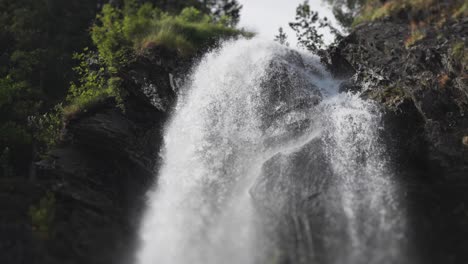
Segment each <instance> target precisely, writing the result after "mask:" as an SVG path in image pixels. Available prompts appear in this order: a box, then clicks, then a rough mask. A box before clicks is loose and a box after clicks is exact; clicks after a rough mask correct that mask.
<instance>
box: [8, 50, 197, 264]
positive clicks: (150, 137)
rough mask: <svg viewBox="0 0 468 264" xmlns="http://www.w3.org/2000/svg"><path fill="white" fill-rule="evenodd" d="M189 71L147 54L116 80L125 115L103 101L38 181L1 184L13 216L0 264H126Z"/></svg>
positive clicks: (77, 125) (170, 57)
mask: <svg viewBox="0 0 468 264" xmlns="http://www.w3.org/2000/svg"><path fill="white" fill-rule="evenodd" d="M187 65H188V62H187V61H182V60H181V59H179V58H178V56H177V54H175V53H174V52H171V51H169V50H161V49H160V48H158V47H154V48H152V49H150V50H147V51H146V52H145V53H144V54H141V55H140V56H139V57H138V58H137V59H136V60H135V61H134V62H133V63H132V64H130V65H129V66H128V67H127V68H126V69H125V70H124V71H123V72H122V73H121V75H122V79H123V80H124V82H123V89H125V91H126V92H127V96H126V99H125V104H124V106H123V108H122V107H118V106H116V102H114V99H108V100H106V101H104V102H103V103H100V104H99V105H96V106H94V107H92V108H91V109H88V110H87V111H86V112H83V113H81V114H79V115H78V116H75V117H73V118H72V119H71V120H68V122H67V124H66V127H65V130H64V135H63V137H64V140H63V142H61V143H60V145H59V146H58V147H56V148H55V149H53V150H52V151H51V153H50V155H49V156H48V157H47V159H45V160H43V161H41V162H38V163H37V168H38V173H37V179H36V180H26V179H25V180H19V181H17V182H14V183H11V182H7V181H5V182H3V180H2V184H1V185H0V186H1V188H2V191H1V192H0V193H1V194H2V203H5V205H8V206H6V207H3V206H2V208H9V209H10V210H9V211H8V212H5V213H3V212H2V218H1V219H2V223H1V225H0V226H1V230H0V231H2V232H1V233H2V239H1V242H0V251H1V252H2V254H0V262H1V263H28V264H34V263H41V264H42V263H44V264H45V263H47V264H53V263H77V264H81V263H89V264H92V263H96V264H98V263H102V264H108V263H131V261H130V258H131V257H132V252H133V247H134V246H135V245H136V243H135V242H136V241H135V237H136V231H137V227H138V224H139V219H140V217H139V216H140V214H141V212H142V209H143V206H144V204H145V202H144V199H145V193H146V191H147V190H148V189H149V187H150V186H151V185H152V183H153V181H154V177H153V171H154V168H155V166H156V165H157V164H156V163H157V162H158V160H159V159H158V152H159V148H160V144H161V142H162V131H163V128H164V122H165V120H166V119H167V117H168V114H169V111H170V109H171V107H172V106H173V105H174V102H175V97H176V96H175V95H176V91H175V89H177V83H179V82H180V79H177V77H179V76H183V75H182V72H183V71H185V70H186V69H187V67H188V66H187ZM3 189H6V190H3ZM48 197H49V198H48ZM50 197H52V198H50ZM33 213H37V214H39V216H38V217H36V218H34V216H32V214H33ZM3 215H5V217H3ZM3 252H8V253H7V254H3Z"/></svg>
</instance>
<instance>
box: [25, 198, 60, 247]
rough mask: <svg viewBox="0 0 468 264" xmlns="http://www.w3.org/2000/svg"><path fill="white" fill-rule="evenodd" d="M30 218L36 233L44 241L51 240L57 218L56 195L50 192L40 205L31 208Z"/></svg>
mask: <svg viewBox="0 0 468 264" xmlns="http://www.w3.org/2000/svg"><path fill="white" fill-rule="evenodd" d="M29 216H30V217H31V225H32V228H33V231H34V233H35V234H36V235H38V236H39V237H41V238H43V239H47V238H49V237H50V236H51V232H52V230H51V225H52V223H53V221H54V217H55V195H54V194H53V193H52V192H48V193H47V194H46V195H45V196H44V197H42V198H41V200H40V201H39V204H38V205H32V206H31V207H30V208H29Z"/></svg>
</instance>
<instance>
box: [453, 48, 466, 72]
mask: <svg viewBox="0 0 468 264" xmlns="http://www.w3.org/2000/svg"><path fill="white" fill-rule="evenodd" d="M450 55H451V56H452V59H453V60H454V61H456V62H458V63H459V64H460V65H461V70H462V72H465V73H466V72H467V71H468V69H467V68H468V48H467V47H466V46H465V43H464V42H463V41H459V42H457V43H455V44H454V45H453V46H452V51H451V53H450Z"/></svg>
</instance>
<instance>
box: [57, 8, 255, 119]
mask: <svg viewBox="0 0 468 264" xmlns="http://www.w3.org/2000/svg"><path fill="white" fill-rule="evenodd" d="M229 24H230V22H229V23H228V22H226V21H223V20H220V21H217V20H216V19H215V18H214V17H213V16H210V15H207V14H204V13H202V12H201V11H199V10H198V9H195V8H193V7H188V8H184V9H183V10H182V11H181V12H180V14H178V15H171V14H169V13H167V12H163V11H161V10H160V9H158V8H156V7H154V6H153V5H152V4H150V3H146V4H143V5H141V6H138V5H137V4H135V2H133V1H128V2H126V6H125V8H123V9H119V8H116V7H114V6H112V5H104V7H103V10H102V12H101V13H100V14H99V15H98V16H97V22H96V24H95V25H94V26H93V27H92V29H91V38H92V40H93V43H94V45H95V46H96V48H97V51H96V52H93V51H91V50H89V49H86V50H85V51H84V52H83V53H81V54H75V56H74V58H75V59H77V60H78V61H79V65H78V66H77V67H75V72H76V73H77V74H78V76H79V79H78V81H76V82H73V83H72V85H71V87H70V90H69V94H68V96H67V102H68V104H67V105H66V106H65V108H64V115H65V118H66V119H68V118H71V117H73V116H75V115H76V114H78V113H80V112H84V111H86V110H87V109H89V108H90V107H93V106H94V105H96V104H99V103H100V102H102V101H104V100H106V99H107V98H109V97H114V98H116V99H117V101H118V102H119V103H120V104H121V105H122V102H123V100H124V97H125V95H124V94H123V90H122V89H121V87H120V82H121V80H120V77H119V73H120V72H121V70H122V69H123V68H124V67H125V66H126V65H128V63H129V62H131V61H132V60H133V59H134V57H135V56H136V53H138V52H140V51H142V50H144V49H145V48H147V47H152V46H164V47H166V48H168V49H173V50H176V51H177V52H178V53H179V54H180V55H181V56H192V55H194V54H196V53H197V52H198V51H200V50H201V49H205V48H207V47H209V46H210V45H212V44H214V43H215V42H216V41H218V40H219V39H222V38H227V37H234V36H238V35H241V34H243V35H248V34H247V33H245V32H243V31H240V30H237V29H235V28H233V27H231V26H229Z"/></svg>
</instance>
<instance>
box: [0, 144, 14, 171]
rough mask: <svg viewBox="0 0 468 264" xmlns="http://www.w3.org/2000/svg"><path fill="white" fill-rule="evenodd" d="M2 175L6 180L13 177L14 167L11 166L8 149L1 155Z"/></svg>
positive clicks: (0, 167) (0, 166)
mask: <svg viewBox="0 0 468 264" xmlns="http://www.w3.org/2000/svg"><path fill="white" fill-rule="evenodd" d="M0 169H1V171H0V175H1V176H2V177H4V178H9V177H12V176H13V167H12V166H11V154H10V148H8V147H6V148H5V149H3V151H2V152H1V154H0Z"/></svg>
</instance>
